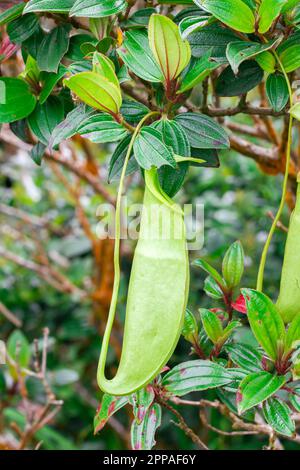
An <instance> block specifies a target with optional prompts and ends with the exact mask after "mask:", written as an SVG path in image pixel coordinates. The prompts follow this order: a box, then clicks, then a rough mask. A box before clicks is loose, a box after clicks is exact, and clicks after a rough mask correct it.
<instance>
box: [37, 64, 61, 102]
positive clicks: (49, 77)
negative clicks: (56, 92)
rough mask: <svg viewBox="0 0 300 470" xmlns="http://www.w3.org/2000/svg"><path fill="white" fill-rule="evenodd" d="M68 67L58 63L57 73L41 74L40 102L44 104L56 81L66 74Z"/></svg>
mask: <svg viewBox="0 0 300 470" xmlns="http://www.w3.org/2000/svg"><path fill="white" fill-rule="evenodd" d="M67 71H68V69H67V68H66V67H65V66H64V65H62V64H60V66H59V68H58V72H57V73H44V74H42V83H43V85H42V91H41V94H40V104H44V103H45V101H46V100H47V99H48V97H49V96H50V94H51V93H52V91H53V89H54V88H55V86H56V85H57V83H58V82H59V81H60V80H61V79H62V78H63V76H64V75H66V73H67Z"/></svg>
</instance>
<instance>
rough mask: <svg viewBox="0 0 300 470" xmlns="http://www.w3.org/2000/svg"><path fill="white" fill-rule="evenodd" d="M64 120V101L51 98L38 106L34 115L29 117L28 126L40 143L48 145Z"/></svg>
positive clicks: (54, 97)
mask: <svg viewBox="0 0 300 470" xmlns="http://www.w3.org/2000/svg"><path fill="white" fill-rule="evenodd" d="M63 118H64V109H63V104H62V101H61V100H60V99H59V98H57V97H56V96H51V97H50V98H49V99H48V100H47V101H46V102H45V103H44V104H42V105H41V104H39V103H38V104H37V106H36V108H35V110H34V111H33V113H32V114H31V115H30V116H29V117H28V124H29V127H30V129H31V131H32V132H33V133H34V134H35V136H36V137H37V138H38V139H39V141H40V142H41V143H42V144H44V145H48V143H49V140H50V138H51V135H52V132H53V130H54V128H55V127H56V126H57V125H58V124H59V123H60V122H61V121H62V120H63Z"/></svg>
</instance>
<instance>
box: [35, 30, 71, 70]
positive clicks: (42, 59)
mask: <svg viewBox="0 0 300 470" xmlns="http://www.w3.org/2000/svg"><path fill="white" fill-rule="evenodd" d="M70 29H71V27H70V25H65V26H58V27H57V28H54V29H52V31H51V32H50V33H49V34H47V35H46V36H45V37H44V39H43V41H42V43H41V45H40V47H39V50H38V55H37V63H38V66H39V69H40V70H44V71H46V72H55V73H56V72H57V71H58V67H59V64H60V61H61V59H62V58H63V56H64V55H65V53H66V52H67V50H68V48H69V42H70V38H69V32H70Z"/></svg>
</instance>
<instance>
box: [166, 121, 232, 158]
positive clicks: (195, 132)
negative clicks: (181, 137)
mask: <svg viewBox="0 0 300 470" xmlns="http://www.w3.org/2000/svg"><path fill="white" fill-rule="evenodd" d="M175 121H176V122H178V123H179V124H180V125H181V127H182V128H183V130H184V131H185V133H186V135H187V137H188V139H189V141H190V145H191V146H192V147H196V148H200V149H201V148H202V149H206V148H208V149H210V148H212V149H225V148H229V140H228V136H227V134H226V132H225V131H224V129H223V128H222V127H221V126H220V124H218V123H217V122H216V121H214V120H213V119H212V118H211V117H209V116H206V115H204V114H200V113H182V114H178V115H177V116H176V117H175Z"/></svg>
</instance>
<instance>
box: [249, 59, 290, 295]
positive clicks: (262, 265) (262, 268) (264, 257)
mask: <svg viewBox="0 0 300 470" xmlns="http://www.w3.org/2000/svg"><path fill="white" fill-rule="evenodd" d="M273 53H274V55H275V57H276V60H277V62H278V64H279V66H280V68H281V70H282V73H283V75H284V77H285V80H286V84H287V87H288V91H289V100H290V106H292V105H293V93H292V88H291V84H290V81H289V77H288V75H287V73H286V71H285V69H284V67H283V65H282V62H281V61H280V59H279V57H278V54H277V53H276V51H273ZM292 128H293V116H292V115H290V116H289V129H288V140H287V147H286V162H285V172H284V178H283V184H282V194H281V200H280V204H279V208H278V210H277V213H276V216H275V217H274V220H273V223H272V226H271V229H270V231H269V234H268V237H267V240H266V243H265V245H264V248H263V252H262V255H261V260H260V264H259V269H258V275H257V284H256V290H258V291H262V290H263V282H264V272H265V265H266V260H267V255H268V251H269V247H270V244H271V241H272V238H273V235H274V232H275V230H276V227H277V223H278V222H279V220H280V217H281V214H282V211H283V208H284V204H285V199H286V193H287V184H288V178H289V169H290V161H291V146H292Z"/></svg>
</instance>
